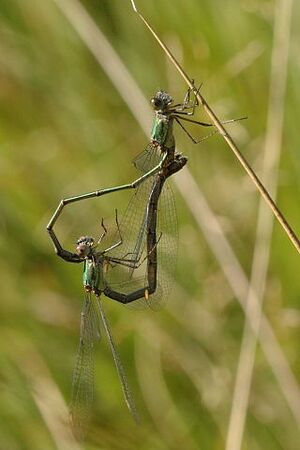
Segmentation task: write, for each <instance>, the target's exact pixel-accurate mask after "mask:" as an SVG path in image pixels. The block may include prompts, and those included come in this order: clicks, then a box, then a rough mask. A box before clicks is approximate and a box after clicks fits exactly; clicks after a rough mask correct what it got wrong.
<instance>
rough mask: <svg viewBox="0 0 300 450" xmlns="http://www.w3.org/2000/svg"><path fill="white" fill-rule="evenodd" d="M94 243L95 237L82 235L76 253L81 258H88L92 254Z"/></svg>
mask: <svg viewBox="0 0 300 450" xmlns="http://www.w3.org/2000/svg"><path fill="white" fill-rule="evenodd" d="M93 245H94V239H93V238H92V237H90V236H81V237H80V238H79V239H78V241H77V245H76V253H77V255H79V256H80V257H81V258H86V257H87V256H89V255H90V253H91V251H92V249H93Z"/></svg>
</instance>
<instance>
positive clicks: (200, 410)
mask: <svg viewBox="0 0 300 450" xmlns="http://www.w3.org/2000/svg"><path fill="white" fill-rule="evenodd" d="M137 1H138V6H139V7H140V8H141V11H142V12H143V14H144V15H145V16H146V17H147V18H148V19H149V20H150V23H151V24H152V25H153V26H154V27H155V29H156V30H157V32H158V33H159V34H160V36H161V37H162V38H163V39H164V40H165V41H166V42H167V43H168V45H169V46H170V47H171V48H172V49H173V51H174V53H175V54H176V55H177V56H178V58H179V59H180V61H181V62H182V63H183V66H184V67H185V69H186V71H187V72H188V73H189V75H190V76H191V77H192V78H194V79H195V80H196V83H200V82H203V87H202V91H201V92H202V93H203V95H204V97H205V98H206V99H207V101H208V102H209V103H210V105H212V106H213V108H214V110H215V111H216V112H217V114H218V116H219V117H222V118H224V119H229V118H233V117H240V116H243V115H247V116H248V117H249V119H248V120H247V121H243V122H240V123H236V124H233V125H230V126H229V127H230V128H228V129H229V130H230V132H232V134H233V136H234V138H235V140H236V142H237V143H238V144H239V146H240V148H241V151H242V153H243V154H244V155H245V156H246V158H247V159H248V160H249V161H250V163H251V165H252V166H253V167H254V168H255V169H256V170H257V172H258V173H259V175H260V176H262V178H263V177H264V176H263V175H261V174H262V166H263V152H264V140H265V135H266V129H267V123H268V120H269V128H268V130H269V132H270V127H271V130H272V121H271V124H270V117H271V118H272V117H273V116H272V114H273V115H274V114H275V115H276V112H278V110H280V111H283V113H284V122H283V131H282V133H281V130H279V134H278V135H277V136H276V135H275V137H276V139H275V141H274V142H275V144H274V142H273V144H272V145H275V146H276V143H278V140H280V139H281V138H282V146H281V148H282V156H281V161H280V167H279V168H276V167H275V170H274V171H273V172H272V177H271V178H272V180H274V179H275V178H276V176H278V204H279V206H280V208H281V210H282V211H283V212H284V213H285V214H286V216H287V218H288V220H289V221H290V222H291V224H292V226H293V227H294V228H295V229H296V230H298V232H300V226H299V223H300V207H299V195H300V183H299V179H300V178H299V172H300V151H299V145H298V142H299V137H298V136H299V128H298V123H297V120H298V118H299V111H298V109H299V108H298V105H299V104H300V88H299V71H300V64H299V61H300V60H299V51H298V42H299V27H298V22H299V4H298V3H297V2H295V5H294V10H293V16H292V23H291V30H290V50H289V61H288V66H287V71H288V72H287V84H286V95H285V99H284V103H279V104H277V103H276V104H275V105H274V104H272V105H271V106H269V89H270V85H271V81H270V80H272V79H273V80H274V77H275V80H276V76H277V80H278V79H279V80H280V79H281V78H280V77H284V74H283V72H284V70H285V66H284V62H282V64H281V65H280V64H279V66H276V67H275V68H274V67H273V68H271V55H272V48H273V47H274V45H275V46H276V45H278V46H279V44H278V43H277V44H276V41H275V44H274V15H275V7H276V5H277V3H279V4H281V2H275V1H267V0H263V1H260V0H243V1H241V2H237V1H234V0H227V1H225V2H216V1H211V0H210V1H209V0H203V1H201V2H199V1H197V0H188V1H186V0H185V1H184V0H174V1H172V2H170V1H167V0H161V1H157V0H147V1H144V0H137ZM81 3H82V5H83V6H84V7H85V8H86V10H87V11H88V13H89V14H90V16H91V17H92V18H93V19H94V20H95V22H96V24H97V25H98V26H99V27H100V29H101V30H102V32H103V33H104V35H105V36H106V37H107V39H108V41H109V42H110V43H111V45H112V47H113V48H114V49H115V51H116V52H117V53H118V54H119V56H120V58H121V59H122V61H123V63H124V64H125V66H126V68H127V69H128V71H129V72H130V74H131V75H132V77H133V78H134V79H135V80H136V82H137V83H138V85H139V87H140V89H141V90H142V92H143V93H144V95H145V97H146V98H150V97H151V96H152V95H153V93H154V92H155V91H156V90H158V89H159V88H162V89H165V90H167V91H168V92H169V93H170V94H171V95H172V96H173V98H174V99H176V101H177V100H179V101H180V100H181V99H182V98H183V95H184V93H185V90H186V86H185V84H184V83H183V81H182V80H181V78H180V77H179V76H178V74H177V73H176V72H175V69H174V68H173V67H172V66H171V65H170V63H169V62H167V61H166V58H165V56H164V55H163V54H162V51H161V49H160V48H159V47H158V45H157V43H156V42H155V41H154V40H153V38H152V37H151V36H150V34H149V32H148V31H147V30H146V29H145V27H144V26H143V24H142V23H141V22H140V21H139V19H138V17H137V16H136V15H135V14H134V13H133V11H132V9H131V6H130V1H129V0H126V1H125V0H82V2H81ZM286 3H288V2H286ZM76 4H77V2H76ZM57 5H62V6H64V7H65V8H66V11H68V12H69V13H70V12H76V10H75V9H73V5H74V1H73V0H72V1H70V0H69V1H67V0H55V1H53V0H43V1H39V0H3V1H2V2H1V5H0V14H1V15H0V115H1V125H0V154H1V157H0V158H1V164H0V184H1V188H2V189H1V190H2V195H1V210H2V211H1V216H0V226H1V233H0V246H1V253H2V259H1V262H0V264H1V287H2V295H1V323H0V325H1V326H0V383H1V397H0V399H1V401H0V448H1V449H2V448H3V449H5V450H23V449H24V450H52V449H59V450H61V449H64V450H65V449H76V448H77V447H76V445H77V444H75V443H74V442H72V438H71V436H70V435H68V433H67V431H66V430H67V428H66V427H64V423H63V422H64V421H65V420H66V418H67V417H66V416H67V407H66V404H67V403H68V402H69V399H70V392H71V375H72V368H73V363H74V361H75V352H76V348H77V344H78V336H79V316H80V310H81V301H82V287H81V273H82V272H81V271H82V268H81V267H78V266H72V265H70V264H66V263H65V262H63V261H61V260H59V259H58V258H57V257H56V255H55V254H54V252H53V248H52V246H51V243H50V240H49V238H48V236H47V234H46V231H45V227H46V224H47V222H48V220H49V218H50V217H51V214H52V213H53V211H54V208H55V207H56V206H57V204H58V201H59V200H60V199H61V198H62V197H66V196H69V195H76V194H79V193H84V192H89V191H92V190H95V189H98V188H104V187H110V186H114V185H119V184H121V183H125V182H129V181H131V180H133V179H135V177H136V172H135V169H134V168H133V166H132V165H131V160H132V159H133V158H134V157H135V156H136V155H137V154H138V153H139V152H141V151H142V150H143V149H144V147H145V146H146V144H147V141H148V137H146V136H145V135H143V132H142V130H141V128H140V127H139V125H138V124H137V122H136V119H135V118H134V117H133V115H132V113H131V112H130V110H129V108H128V105H127V104H126V103H125V102H124V100H123V99H122V96H121V95H120V92H118V90H117V89H116V88H115V86H114V84H113V82H112V80H111V77H108V76H107V75H106V74H105V72H104V71H103V68H102V67H101V66H100V65H99V64H98V63H97V62H96V61H95V59H94V57H93V56H92V55H91V52H90V50H89V49H88V48H87V47H86V45H85V43H84V42H83V41H82V39H81V37H80V36H79V34H78V30H75V29H74V27H73V26H72V25H71V24H70V22H69V21H68V19H67V18H66V16H65V15H64V14H63V13H62V10H60V9H59V8H58V6H57ZM287 8H288V7H287ZM76 17H77V18H78V17H79V18H82V17H81V13H80V14H79V16H76ZM89 30H90V28H88V31H89ZM286 36H287V34H286V33H285V37H286ZM92 41H93V42H94V44H95V46H96V48H98V46H99V45H100V44H98V43H97V40H96V38H93V39H92ZM279 42H280V40H279ZM276 48H277V47H276ZM111 58H112V56H110V57H109V58H107V61H108V62H109V66H110V67H113V66H112V60H111ZM282 61H284V58H282ZM124 92H125V93H128V89H127V88H126V87H125V86H123V93H124ZM132 96H133V97H134V93H132ZM143 114H144V112H143V111H142V110H141V111H139V112H138V115H143ZM145 114H146V113H145ZM147 117H148V116H147ZM198 117H199V120H207V118H206V117H205V116H204V114H203V112H202V111H201V110H200V111H199V113H198ZM190 130H191V132H192V133H193V134H194V135H196V136H199V137H200V136H201V133H202V134H205V130H204V131H203V130H201V129H198V128H197V127H196V128H195V127H191V128H190ZM276 130H277V131H278V127H277V128H275V131H276ZM275 131H274V129H273V132H274V133H275ZM149 133H150V128H149ZM175 134H176V138H177V143H178V147H179V151H182V152H183V153H184V154H185V155H186V156H187V157H188V158H189V163H188V167H189V170H190V172H191V173H192V175H193V176H194V178H195V180H196V181H197V183H198V185H199V187H200V188H201V190H202V191H203V192H204V193H205V196H206V198H207V201H208V202H209V204H210V206H211V208H212V209H213V211H214V212H215V214H216V216H217V217H218V219H219V221H220V223H221V224H222V227H223V230H224V232H225V234H226V236H227V238H228V240H229V242H230V243H231V245H232V247H233V249H234V251H235V253H236V256H237V258H238V260H239V261H240V263H241V265H242V267H243V268H244V270H245V272H246V274H248V277H249V278H250V273H251V266H252V260H253V249H254V247H255V235H256V219H257V215H258V208H257V206H258V198H259V196H258V194H257V192H256V191H255V189H254V188H253V186H252V184H251V182H250V181H249V180H248V178H247V177H246V176H245V174H244V172H243V171H242V169H241V168H240V167H239V165H238V164H237V162H236V160H235V159H234V156H233V155H232V154H231V153H230V152H229V151H228V148H227V147H226V145H225V143H224V141H223V140H222V139H221V137H219V136H217V137H213V138H211V139H208V140H206V141H205V142H204V143H202V144H201V145H199V146H194V145H193V144H192V143H191V142H190V141H189V140H188V138H187V136H186V135H185V134H184V133H183V132H182V131H181V129H179V128H178V129H177V130H176V131H175ZM184 170H187V169H184ZM180 175H181V174H178V175H176V179H177V180H179V179H180V180H181V178H179V176H180ZM182 180H183V178H182ZM182 182H183V181H182ZM174 194H175V196H176V203H177V210H178V224H179V232H180V245H179V253H178V255H179V258H178V270H177V277H176V280H174V289H173V292H172V295H171V297H170V298H169V300H168V303H167V305H166V307H165V308H164V309H162V311H160V312H157V313H154V312H153V311H147V310H145V311H132V310H129V309H127V308H123V307H121V306H120V305H119V304H117V303H114V302H111V301H110V300H108V299H104V307H105V310H106V314H107V317H108V318H109V319H110V322H111V326H112V330H113V332H114V336H115V340H116V342H117V343H118V348H119V351H120V354H121V356H122V360H123V362H124V366H125V368H126V370H127V375H128V378H129V381H130V383H131V385H132V388H133V391H134V392H135V396H136V400H137V403H138V406H139V411H140V415H141V417H142V425H141V426H140V427H136V426H135V424H134V422H133V421H132V419H131V417H130V415H129V413H128V411H127V410H126V406H125V404H124V401H123V398H122V393H121V389H120V386H119V382H118V379H117V375H116V371H115V368H114V365H113V361H112V358H111V355H110V353H109V349H108V346H107V344H106V343H105V339H103V341H102V343H101V345H99V347H98V349H97V351H96V358H95V365H96V369H95V377H96V380H95V385H96V386H95V388H96V389H95V391H96V392H95V396H96V399H95V405H94V411H93V422H92V424H91V431H90V433H89V436H88V438H87V441H86V443H84V444H82V448H84V449H107V450H124V449H126V450H127V449H128V450H131V449H132V450H133V449H143V450H144V449H145V450H165V449H176V450H177V449H188V450H190V449H201V450H202V449H203V450H206V449H207V450H212V449H214V450H221V449H224V448H225V442H226V435H227V429H228V423H229V418H230V411H231V407H232V399H233V390H234V384H235V374H236V369H237V363H238V359H239V350H240V345H241V339H242V333H243V326H244V318H245V316H244V313H243V311H242V309H241V307H240V305H239V303H238V300H237V298H236V293H234V292H233V290H232V289H231V287H230V286H229V284H228V281H227V279H226V277H225V275H224V272H223V270H224V266H223V267H221V266H220V265H219V263H218V261H217V260H216V258H215V256H214V255H213V254H212V252H211V249H210V247H209V245H208V243H207V240H206V238H205V237H204V235H203V234H202V231H201V229H200V228H199V226H198V224H197V222H196V217H195V215H193V212H194V213H195V212H196V211H197V207H196V206H195V207H194V211H191V210H190V209H189V208H188V206H187V204H186V201H185V200H184V199H183V197H181V196H180V194H179V192H178V190H177V189H174ZM190 197H191V199H192V202H194V204H195V205H196V199H197V194H195V193H194V192H190ZM129 198H130V194H128V193H121V194H116V195H115V194H114V197H112V196H111V197H109V196H106V197H103V198H101V199H99V200H91V201H88V202H86V204H81V205H79V206H78V205H76V206H74V207H72V208H70V209H69V210H68V211H67V212H66V214H65V215H64V216H63V220H62V221H61V223H60V225H59V227H58V232H59V235H60V237H61V238H62V239H64V242H65V244H66V245H67V246H68V248H70V249H71V248H72V246H73V245H74V242H75V240H76V239H77V238H78V237H79V236H80V235H82V234H92V235H98V234H99V227H100V222H101V218H102V217H104V218H105V219H107V220H109V218H111V217H112V218H113V217H114V209H115V207H118V209H119V210H120V211H122V208H124V207H125V206H126V204H127V202H128V199H129ZM298 268H299V255H298V254H297V252H296V251H295V250H294V248H293V247H292V245H291V244H290V242H289V241H288V239H287V238H286V236H285V235H284V233H283V232H282V230H281V229H280V227H279V226H278V225H277V223H276V224H275V226H274V233H273V238H272V241H271V246H270V264H269V270H268V275H267V278H266V292H265V295H264V297H263V301H264V306H263V309H264V313H265V315H266V317H267V318H268V320H269V322H270V324H271V325H272V327H273V330H274V334H275V335H276V337H277V339H278V341H279V343H280V345H281V347H282V349H283V351H284V354H285V357H286V359H287V361H288V363H289V365H290V368H291V370H292V372H293V373H294V376H295V378H296V379H297V378H298V381H300V356H299V339H300V331H299V325H300V312H299V303H300V294H299V292H300V278H298V276H297V273H298ZM235 282H236V283H237V284H239V282H240V280H239V279H237V278H236V277H235ZM264 339H265V336H264V334H263V337H262V340H264ZM269 356H274V355H269ZM284 389H292V391H291V392H293V386H292V385H291V383H290V380H289V379H286V380H284V383H283V380H281V382H280V383H278V380H277V378H276V376H274V373H273V370H272V368H271V367H270V365H269V362H268V360H267V358H266V355H265V353H264V351H263V350H262V347H261V345H260V344H259V345H258V347H257V353H256V357H255V365H254V373H253V379H252V384H251V392H250V398H249V406H248V411H247V418H246V424H245V431H244V438H243V446H242V449H243V450H256V449H272V450H273V449H274V450H277V449H278V450H279V449H284V450H295V449H296V448H298V446H299V441H300V432H299V425H300V418H299V417H298V421H297V418H296V417H295V411H294V412H292V410H291V407H290V405H289V404H288V402H287V401H286V399H285V397H284V395H283V390H284ZM298 389H299V388H298ZM296 394H297V395H299V393H298V391H296V393H295V395H296ZM291 396H292V397H293V393H292V394H291ZM295 398H296V397H295ZM298 411H299V408H298Z"/></svg>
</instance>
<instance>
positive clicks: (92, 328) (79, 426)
mask: <svg viewBox="0 0 300 450" xmlns="http://www.w3.org/2000/svg"><path fill="white" fill-rule="evenodd" d="M186 162H187V160H186V158H184V157H183V156H180V155H178V156H177V157H176V158H174V159H173V160H172V161H170V162H168V163H166V162H165V160H164V162H163V164H161V165H160V166H159V167H160V170H159V171H158V172H157V170H156V169H155V170H151V171H150V172H149V173H147V175H146V176H143V177H141V178H139V179H138V180H136V181H135V182H134V183H131V184H128V185H124V186H119V187H116V188H111V189H104V190H101V191H95V192H93V193H89V194H84V195H79V196H77V197H72V198H70V199H65V200H62V201H61V202H60V205H59V207H58V208H57V210H56V211H55V213H54V215H53V217H52V219H51V220H50V222H49V224H48V227H47V229H48V232H49V234H50V237H51V239H52V241H53V244H54V247H55V250H56V253H57V254H58V256H60V257H61V258H62V259H64V260H65V261H68V262H74V263H84V273H83V285H84V291H85V300H84V304H83V310H82V313H81V322H80V342H79V348H78V354H77V360H76V365H75V369H74V376H73V387H72V402H71V423H72V428H73V431H74V434H75V436H76V437H77V438H79V439H82V438H83V437H84V435H85V432H86V427H87V424H88V421H89V418H90V409H91V403H92V400H93V346H94V343H95V341H97V339H99V337H100V319H101V320H102V323H103V326H104V329H105V332H106V334H107V338H108V341H109V345H110V348H111V352H112V355H113V359H114V362H115V365H116V368H117V372H118V375H119V378H120V381H121V385H122V389H123V393H124V397H125V400H126V403H127V406H128V408H129V410H130V412H131V414H132V415H133V417H134V419H135V420H136V421H137V420H138V416H137V412H136V408H135V403H134V400H133V397H132V395H131V392H130V389H129V386H128V382H127V379H126V376H125V371H124V368H123V365H122V363H121V360H120V357H119V354H118V352H117V350H116V347H115V344H114V341H113V337H112V333H111V331H110V327H109V324H108V322H107V320H106V317H105V313H104V310H103V307H102V304H101V301H100V295H101V294H102V293H103V294H104V295H105V296H106V297H109V298H111V299H113V300H116V301H118V302H120V303H131V302H134V301H135V300H138V299H140V298H144V299H145V301H146V302H147V301H148V299H149V298H150V297H151V295H152V294H154V293H155V291H156V289H157V247H158V246H159V240H160V237H157V209H158V201H159V197H160V194H161V191H162V188H163V185H164V183H165V180H166V179H167V178H168V177H170V176H171V175H173V174H174V173H176V172H178V171H179V170H180V169H181V168H182V167H183V166H184V165H185V164H186ZM151 175H152V178H154V180H152V186H151V189H150V194H149V198H148V200H147V201H146V203H145V205H144V209H145V213H144V216H145V221H144V222H145V234H146V252H147V253H146V257H145V258H144V259H142V260H141V253H140V252H137V253H134V252H130V253H128V252H127V253H126V254H123V256H122V257H116V256H113V255H112V252H113V250H115V249H116V248H121V247H122V246H123V243H124V241H123V237H122V233H121V230H120V227H119V223H118V219H117V216H116V224H117V229H118V233H119V238H118V240H117V241H116V242H115V243H114V244H113V245H111V246H110V247H108V248H106V249H104V250H98V246H99V245H100V244H101V242H102V241H103V239H104V237H105V236H106V233H107V230H106V228H105V226H104V223H103V221H102V227H103V230H104V231H103V233H102V235H101V237H100V239H99V240H98V242H97V243H95V241H94V239H93V238H92V237H90V236H83V237H81V238H79V240H78V241H77V246H76V252H75V253H72V252H70V251H68V250H66V249H64V248H63V247H62V245H61V244H60V242H59V239H58V237H57V236H56V234H55V232H54V225H55V223H56V221H57V220H58V218H59V217H60V215H61V213H62V211H63V207H64V206H65V205H67V204H68V203H74V202H78V201H82V200H86V199H88V198H92V197H99V196H101V195H104V194H108V193H111V192H115V191H117V190H122V189H126V188H128V189H129V188H131V187H137V186H142V185H143V183H146V182H147V180H148V181H149V180H150V179H151ZM139 189H140V188H139ZM139 189H138V190H139ZM143 227H144V223H143ZM139 246H140V244H139ZM144 263H145V264H146V275H145V276H144V278H143V281H142V286H137V283H136V281H135V283H136V289H133V283H132V280H131V279H130V278H128V280H127V283H126V280H125V281H123V283H119V284H118V287H119V290H116V284H115V285H114V286H113V285H111V284H110V282H109V280H108V274H109V273H110V272H113V271H114V270H115V268H116V267H118V266H123V267H126V268H129V269H130V271H131V274H133V272H134V271H135V270H137V269H138V268H139V267H140V266H141V265H143V264H144ZM140 282H141V281H140ZM126 285H127V286H126ZM128 286H129V288H130V289H132V290H130V291H129V292H128ZM126 289H127V291H126ZM92 294H94V295H92Z"/></svg>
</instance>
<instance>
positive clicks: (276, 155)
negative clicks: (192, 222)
mask: <svg viewBox="0 0 300 450" xmlns="http://www.w3.org/2000/svg"><path fill="white" fill-rule="evenodd" d="M292 6H293V0H278V1H277V2H276V3H275V24H274V38H273V51H272V65H271V75H270V95H269V108H268V121H267V131H266V138H265V151H264V162H263V174H264V179H265V181H266V183H267V185H268V186H269V190H270V192H271V193H272V196H273V198H276V193H277V192H276V191H277V182H278V165H279V159H280V150H281V142H282V132H283V117H284V97H285V89H286V80H287V63H288V52H289V40H290V24H291V12H292ZM272 230H273V216H272V214H271V213H270V211H269V210H268V209H266V207H265V204H264V202H263V201H262V200H261V201H260V203H259V213H258V222H257V230H256V242H255V247H254V255H253V264H252V271H251V281H250V291H249V294H248V298H247V311H250V310H252V314H253V317H254V321H253V322H254V323H253V325H254V327H255V331H254V333H253V331H252V327H251V325H250V324H249V321H248V317H249V314H246V316H245V325H244V330H243V337H242V343H241V350H240V356H239V361H238V367H237V374H236V381H235V386H234V394H233V400H232V407H231V413H230V420H229V426H228V431H227V439H226V450H240V449H241V446H242V441H243V434H244V428H245V420H246V415H247V409H248V403H249V396H250V389H251V381H252V374H253V369H254V362H255V353H256V344H257V339H256V336H257V335H258V333H259V328H260V323H261V316H262V302H263V296H264V293H265V286H266V277H267V271H268V265H269V259H270V246H271V238H272ZM251 293H255V294H256V299H257V301H254V302H253V296H252V295H251Z"/></svg>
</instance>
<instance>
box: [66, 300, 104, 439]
mask: <svg viewBox="0 0 300 450" xmlns="http://www.w3.org/2000/svg"><path fill="white" fill-rule="evenodd" d="M98 339H100V330H99V325H98V322H97V315H96V311H95V305H94V303H93V298H92V297H91V294H90V293H85V300H84V304H83V308H82V312H81V318H80V340H79V347H78V351H77V357H76V363H75V368H74V372H73V383H72V399H71V406H70V418H71V426H72V430H73V434H74V436H75V437H76V438H77V439H78V440H83V439H84V436H85V434H86V431H87V426H88V423H89V420H90V414H91V407H92V402H93V397H94V354H93V352H94V349H93V347H94V342H95V341H96V340H98Z"/></svg>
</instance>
